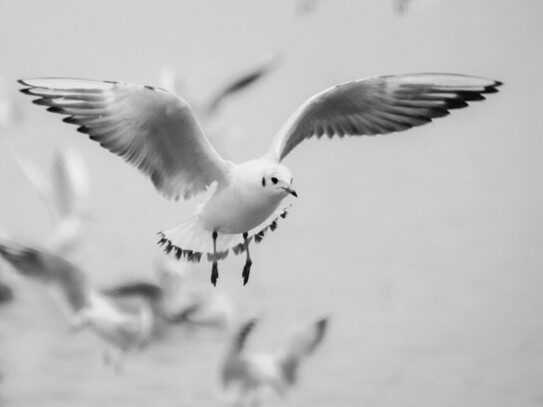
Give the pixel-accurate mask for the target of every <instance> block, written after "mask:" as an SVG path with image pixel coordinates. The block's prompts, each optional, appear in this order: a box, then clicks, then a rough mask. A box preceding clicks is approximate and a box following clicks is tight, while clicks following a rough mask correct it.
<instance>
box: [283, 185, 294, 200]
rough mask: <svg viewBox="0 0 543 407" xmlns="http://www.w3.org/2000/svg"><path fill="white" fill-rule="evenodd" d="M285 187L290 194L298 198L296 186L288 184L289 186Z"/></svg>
mask: <svg viewBox="0 0 543 407" xmlns="http://www.w3.org/2000/svg"><path fill="white" fill-rule="evenodd" d="M283 189H284V190H285V191H287V192H288V193H289V194H290V195H292V196H294V197H296V198H298V194H297V193H296V191H295V190H294V188H292V187H291V186H288V187H283Z"/></svg>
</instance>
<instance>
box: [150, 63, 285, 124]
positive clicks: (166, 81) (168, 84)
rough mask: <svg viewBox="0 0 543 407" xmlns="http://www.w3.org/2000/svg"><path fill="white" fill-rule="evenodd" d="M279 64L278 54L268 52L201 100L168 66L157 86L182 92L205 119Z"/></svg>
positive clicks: (215, 113)
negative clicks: (257, 61) (192, 93)
mask: <svg viewBox="0 0 543 407" xmlns="http://www.w3.org/2000/svg"><path fill="white" fill-rule="evenodd" d="M279 65H280V58H279V55H277V54H270V55H268V56H266V58H264V59H263V60H262V61H260V62H259V63H258V64H256V65H254V66H251V67H249V68H248V69H246V70H244V71H243V72H239V73H237V74H236V75H235V76H231V77H230V78H228V79H227V80H225V81H224V83H223V84H222V85H221V86H220V87H218V88H217V89H215V90H214V91H213V93H212V94H211V95H209V96H208V97H207V98H205V99H201V100H200V99H197V98H195V97H194V96H193V95H192V96H191V95H190V94H189V93H188V90H186V89H185V87H184V86H183V84H182V81H181V79H180V77H179V74H178V73H177V72H176V71H175V70H174V69H173V68H171V67H170V66H165V67H164V68H163V69H162V71H161V72H160V78H159V86H160V87H161V88H162V89H164V90H167V91H168V92H170V93H173V94H183V97H184V99H185V100H186V101H188V102H189V103H190V105H191V108H192V110H193V111H194V112H195V113H196V114H197V115H198V118H199V119H200V120H201V121H207V120H210V119H211V118H213V117H214V116H216V115H217V114H218V112H219V110H220V108H221V107H222V106H223V105H224V104H225V103H226V102H227V101H229V100H231V99H232V98H233V97H234V96H236V95H238V94H240V93H242V92H244V91H247V90H248V89H250V88H251V87H253V86H254V85H255V84H257V83H258V82H260V81H261V80H262V79H264V78H265V77H266V76H268V75H269V74H270V73H272V72H273V71H274V70H275V69H277V67H278V66H279Z"/></svg>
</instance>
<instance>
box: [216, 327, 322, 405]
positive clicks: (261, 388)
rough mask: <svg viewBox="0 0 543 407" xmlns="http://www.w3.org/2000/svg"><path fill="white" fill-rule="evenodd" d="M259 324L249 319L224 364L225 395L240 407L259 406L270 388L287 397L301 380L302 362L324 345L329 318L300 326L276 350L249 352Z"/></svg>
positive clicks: (280, 395)
mask: <svg viewBox="0 0 543 407" xmlns="http://www.w3.org/2000/svg"><path fill="white" fill-rule="evenodd" d="M256 323H257V319H256V318H252V319H249V320H248V321H246V322H245V323H244V324H242V326H241V328H240V329H239V331H238V332H237V334H236V335H235V336H234V338H233V340H232V343H231V344H230V347H229V349H228V351H227V354H226V358H225V360H224V363H223V367H222V386H223V389H224V393H225V396H226V397H227V398H229V399H230V401H235V405H239V406H258V405H260V404H261V403H262V402H263V401H264V398H265V397H266V393H267V392H269V391H270V390H271V391H272V392H273V393H275V394H276V395H277V396H279V397H281V398H284V397H285V396H286V393H287V391H288V390H290V388H292V387H293V386H294V385H295V384H296V382H297V380H298V369H299V366H300V363H301V362H302V361H303V360H304V359H305V358H306V357H307V356H308V355H310V354H312V353H313V352H314V351H315V350H316V349H317V348H318V346H319V345H320V344H321V342H322V340H323V338H324V335H325V333H326V330H327V327H328V317H319V318H316V319H315V320H312V321H311V322H309V323H308V324H305V325H304V326H302V327H300V328H298V329H297V330H296V331H295V332H294V334H293V336H292V337H291V339H290V340H289V341H288V342H287V343H285V344H284V345H283V347H282V348H280V349H279V350H278V351H277V352H275V353H247V352H246V351H245V344H246V341H247V338H248V336H249V335H250V334H251V332H252V331H253V328H254V327H255V325H256Z"/></svg>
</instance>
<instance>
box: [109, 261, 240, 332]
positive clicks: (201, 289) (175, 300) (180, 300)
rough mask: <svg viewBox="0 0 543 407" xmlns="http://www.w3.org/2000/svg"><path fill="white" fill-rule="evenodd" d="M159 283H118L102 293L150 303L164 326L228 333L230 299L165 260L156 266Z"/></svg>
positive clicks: (177, 264) (172, 262)
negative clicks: (131, 297) (133, 297)
mask: <svg viewBox="0 0 543 407" xmlns="http://www.w3.org/2000/svg"><path fill="white" fill-rule="evenodd" d="M155 271H156V274H157V277H158V278H157V282H153V281H148V280H136V281H128V282H125V283H121V284H116V285H114V286H112V287H110V288H108V289H107V290H103V291H102V292H103V293H105V294H107V295H109V296H113V297H119V296H135V297H142V298H145V299H146V300H147V302H149V303H150V304H151V305H152V306H153V310H154V314H155V315H156V317H157V319H160V320H161V322H162V323H163V324H169V325H186V326H188V327H191V328H192V327H194V328H213V329H216V330H219V331H228V330H229V329H230V327H231V326H232V325H233V321H234V317H235V309H234V306H233V304H232V302H231V300H230V298H229V297H228V296H226V294H225V293H222V292H220V291H217V290H209V289H208V287H207V286H203V285H201V284H198V283H197V282H196V281H194V277H193V274H192V273H190V272H189V270H187V269H185V268H179V263H178V262H177V261H175V260H173V259H171V258H168V257H164V256H162V258H161V259H160V260H159V261H157V263H156V264H155Z"/></svg>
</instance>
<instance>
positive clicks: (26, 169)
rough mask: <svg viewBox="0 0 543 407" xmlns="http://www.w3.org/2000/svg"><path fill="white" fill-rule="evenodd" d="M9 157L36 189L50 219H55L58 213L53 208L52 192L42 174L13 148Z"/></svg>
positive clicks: (32, 163)
mask: <svg viewBox="0 0 543 407" xmlns="http://www.w3.org/2000/svg"><path fill="white" fill-rule="evenodd" d="M11 155H12V156H13V158H14V159H15V162H16V163H17V165H18V166H19V168H20V169H21V171H22V172H23V174H24V175H25V176H26V178H27V179H28V180H29V181H30V182H31V183H32V185H33V186H34V188H36V191H37V192H38V194H39V195H40V198H41V200H42V201H43V202H44V203H45V205H46V206H47V208H48V209H49V212H50V214H51V217H52V218H56V217H57V216H58V213H57V208H55V203H54V198H53V191H52V187H51V183H50V181H49V179H47V177H46V176H45V174H44V172H43V171H41V170H40V169H39V168H38V167H37V166H36V165H35V164H34V162H32V160H30V159H29V158H28V157H25V156H24V155H22V154H20V153H19V152H17V151H16V150H15V148H13V147H12V148H11Z"/></svg>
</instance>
